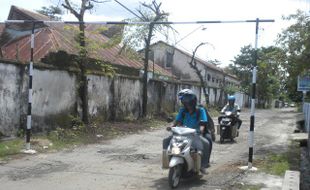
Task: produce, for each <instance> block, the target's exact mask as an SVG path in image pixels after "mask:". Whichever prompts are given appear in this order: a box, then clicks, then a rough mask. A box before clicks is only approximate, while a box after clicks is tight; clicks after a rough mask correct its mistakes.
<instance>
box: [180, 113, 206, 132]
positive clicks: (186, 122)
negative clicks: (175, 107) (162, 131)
mask: <svg viewBox="0 0 310 190" xmlns="http://www.w3.org/2000/svg"><path fill="white" fill-rule="evenodd" d="M197 109H199V117H200V118H199V119H197V111H194V112H193V113H192V114H190V113H189V112H188V111H186V110H185V108H181V109H180V110H179V113H178V115H177V117H176V119H175V120H176V121H178V122H181V123H182V124H183V126H186V127H188V128H191V129H196V131H197V132H200V125H199V122H200V121H208V118H207V114H206V112H205V110H204V109H203V108H197ZM183 112H184V113H185V116H184V118H182V113H183Z"/></svg>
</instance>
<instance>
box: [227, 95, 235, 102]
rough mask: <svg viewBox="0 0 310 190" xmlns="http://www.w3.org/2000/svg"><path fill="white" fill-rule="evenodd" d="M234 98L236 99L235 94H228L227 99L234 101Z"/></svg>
mask: <svg viewBox="0 0 310 190" xmlns="http://www.w3.org/2000/svg"><path fill="white" fill-rule="evenodd" d="M235 100H236V98H235V96H228V101H235Z"/></svg>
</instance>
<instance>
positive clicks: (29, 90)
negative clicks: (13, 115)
mask: <svg viewBox="0 0 310 190" xmlns="http://www.w3.org/2000/svg"><path fill="white" fill-rule="evenodd" d="M34 30H35V22H32V30H31V39H30V44H31V47H30V63H29V84H28V109H27V110H28V111H27V126H26V150H25V151H24V152H25V153H30V154H34V153H35V150H31V147H30V136H31V110H32V76H33V49H34Z"/></svg>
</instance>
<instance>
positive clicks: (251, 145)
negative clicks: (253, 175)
mask: <svg viewBox="0 0 310 190" xmlns="http://www.w3.org/2000/svg"><path fill="white" fill-rule="evenodd" d="M258 24H259V19H258V18H257V19H256V27H255V48H254V50H255V54H254V63H253V68H252V93H251V98H252V99H251V117H250V130H249V136H248V143H249V159H248V166H243V167H240V168H241V169H247V170H252V171H256V170H257V168H255V167H253V152H254V126H255V97H256V73H257V44H258Z"/></svg>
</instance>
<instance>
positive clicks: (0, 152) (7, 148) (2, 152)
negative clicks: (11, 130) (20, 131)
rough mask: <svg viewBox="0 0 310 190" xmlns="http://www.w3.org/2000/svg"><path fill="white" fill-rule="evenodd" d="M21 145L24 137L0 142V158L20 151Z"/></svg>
mask: <svg viewBox="0 0 310 190" xmlns="http://www.w3.org/2000/svg"><path fill="white" fill-rule="evenodd" d="M23 145H24V139H14V140H8V141H4V142H0V158H4V157H6V156H9V155H14V154H18V153H20V150H21V149H22V148H23Z"/></svg>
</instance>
